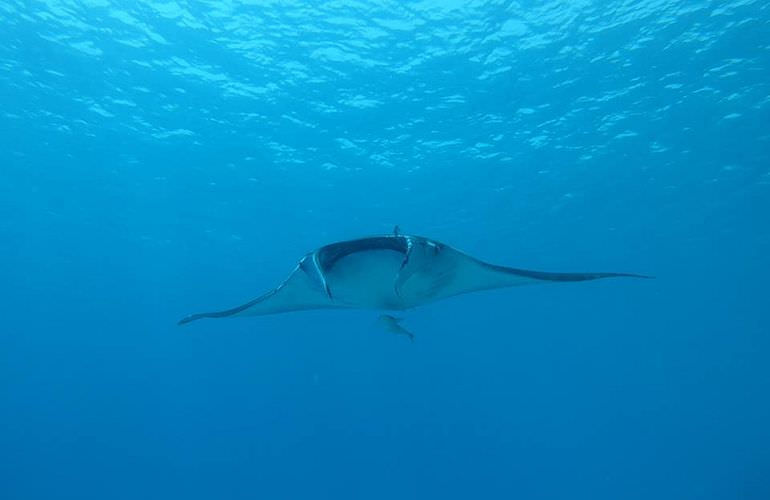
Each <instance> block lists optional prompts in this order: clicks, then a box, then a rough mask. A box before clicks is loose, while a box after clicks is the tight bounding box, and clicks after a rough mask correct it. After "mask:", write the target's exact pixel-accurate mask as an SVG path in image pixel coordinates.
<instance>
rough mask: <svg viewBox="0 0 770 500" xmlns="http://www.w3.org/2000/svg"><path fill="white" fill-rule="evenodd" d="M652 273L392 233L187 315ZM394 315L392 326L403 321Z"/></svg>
mask: <svg viewBox="0 0 770 500" xmlns="http://www.w3.org/2000/svg"><path fill="white" fill-rule="evenodd" d="M617 277H629V278H650V276H644V275H641V274H631V273H554V272H543V271H531V270H527V269H517V268H514V267H504V266H498V265H494V264H489V263H487V262H483V261H481V260H479V259H477V258H475V257H472V256H470V255H468V254H466V253H463V252H461V251H459V250H457V249H455V248H453V247H451V246H449V245H447V244H444V243H441V242H439V241H436V240H433V239H430V238H425V237H422V236H415V235H410V234H401V233H400V231H399V230H398V226H396V228H395V229H394V231H393V233H392V234H387V235H382V236H373V237H368V238H359V239H355V240H349V241H340V242H337V243H331V244H329V245H326V246H323V247H321V248H319V249H317V250H315V251H313V252H310V253H308V254H307V255H305V256H304V257H302V259H301V260H300V261H299V263H298V264H297V265H296V266H295V267H294V270H293V271H292V272H291V274H289V277H288V278H286V279H285V280H284V281H283V282H282V283H281V284H280V285H278V286H277V287H276V288H274V289H273V290H270V291H269V292H267V293H265V294H263V295H261V296H259V297H257V298H255V299H253V300H250V301H249V302H246V303H245V304H242V305H239V306H237V307H233V308H232V309H226V310H224V311H215V312H205V313H198V314H193V315H190V316H187V317H185V318H183V319H182V320H180V321H179V324H180V325H183V324H185V323H189V322H191V321H195V320H198V319H202V318H225V317H234V316H260V315H265V314H276V313H285V312H291V311H301V310H306V309H324V308H327V309H329V308H348V309H375V310H391V311H392V310H404V309H411V308H414V307H417V306H422V305H425V304H428V303H430V302H434V301H437V300H440V299H444V298H447V297H452V296H454V295H460V294H464V293H470V292H476V291H479V290H490V289H493V288H504V287H511V286H519V285H529V284H535V283H555V282H565V281H589V280H597V279H602V278H617ZM389 318H391V321H389V323H391V324H392V325H394V326H392V328H396V326H397V321H396V319H395V318H393V317H389Z"/></svg>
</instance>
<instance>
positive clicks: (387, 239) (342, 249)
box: [316, 235, 409, 272]
mask: <svg viewBox="0 0 770 500" xmlns="http://www.w3.org/2000/svg"><path fill="white" fill-rule="evenodd" d="M379 250H392V251H394V252H399V253H402V254H403V255H404V256H406V254H407V251H408V250H409V237H408V236H396V235H394V236H378V237H374V238H362V239H357V240H349V241H340V242H338V243H332V244H331V245H327V246H325V247H322V248H320V249H318V250H317V251H316V259H317V262H318V265H319V267H320V268H321V271H322V272H329V271H330V270H331V269H332V268H333V267H334V265H335V264H336V263H337V262H338V261H339V260H340V259H343V258H345V257H348V256H349V255H351V254H354V253H359V252H376V251H379Z"/></svg>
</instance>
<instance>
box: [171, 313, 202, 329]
mask: <svg viewBox="0 0 770 500" xmlns="http://www.w3.org/2000/svg"><path fill="white" fill-rule="evenodd" d="M203 317H204V316H203V315H202V314H191V315H189V316H185V317H184V318H182V319H180V320H179V321H177V323H176V324H177V325H178V326H182V325H186V324H187V323H190V322H191V321H195V320H196V319H201V318H203Z"/></svg>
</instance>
